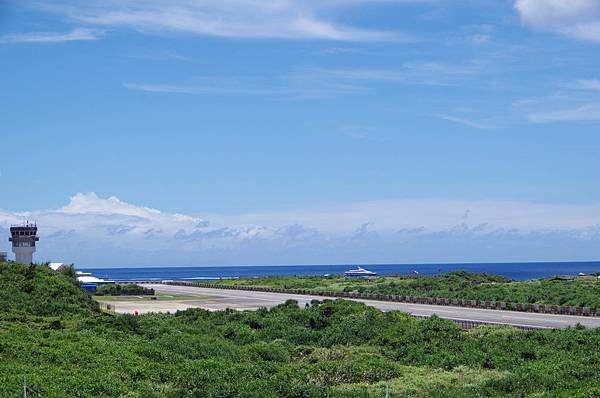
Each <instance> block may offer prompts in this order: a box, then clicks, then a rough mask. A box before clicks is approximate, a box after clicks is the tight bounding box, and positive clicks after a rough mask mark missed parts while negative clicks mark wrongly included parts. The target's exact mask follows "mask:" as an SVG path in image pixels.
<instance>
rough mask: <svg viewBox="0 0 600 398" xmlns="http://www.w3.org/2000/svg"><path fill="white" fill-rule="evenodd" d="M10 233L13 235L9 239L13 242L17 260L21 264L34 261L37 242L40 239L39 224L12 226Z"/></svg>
mask: <svg viewBox="0 0 600 398" xmlns="http://www.w3.org/2000/svg"><path fill="white" fill-rule="evenodd" d="M10 235H11V237H10V238H9V239H8V240H9V241H10V242H12V251H13V253H15V261H16V262H17V263H21V264H31V263H33V253H34V252H35V242H37V241H39V240H40V238H38V237H37V226H36V225H35V224H30V223H25V224H24V225H20V226H13V227H10Z"/></svg>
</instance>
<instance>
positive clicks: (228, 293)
mask: <svg viewBox="0 0 600 398" xmlns="http://www.w3.org/2000/svg"><path fill="white" fill-rule="evenodd" d="M146 286H148V287H151V288H153V289H155V290H156V291H158V292H161V293H169V294H185V295H198V296H210V297H208V298H206V297H205V298H204V299H203V300H201V301H191V302H187V307H199V308H205V309H209V310H223V309H225V308H232V309H240V310H251V309H257V308H260V307H267V308H269V307H273V306H275V305H278V304H281V303H283V302H284V301H286V300H289V299H293V300H296V301H298V303H299V304H300V305H302V306H303V305H304V304H305V303H308V302H310V301H311V300H315V299H316V300H324V299H326V297H321V296H308V295H299V294H286V293H267V292H251V291H244V290H229V289H210V288H200V287H191V286H172V285H161V284H150V285H146ZM354 301H358V302H362V303H365V304H367V305H370V306H373V307H375V308H378V309H380V310H382V311H403V312H407V313H409V314H412V315H417V316H431V315H434V314H435V315H437V316H439V317H440V318H446V319H458V320H467V321H477V322H487V323H498V324H508V325H516V326H527V327H539V328H565V327H567V326H574V325H576V324H577V323H580V324H582V325H584V326H586V327H600V317H582V316H571V315H552V314H536V313H528V312H516V311H499V310H486V309H479V308H463V307H451V306H439V305H426V304H410V303H396V302H389V301H376V300H363V299H355V300H354ZM179 303H186V302H179ZM177 309H181V308H177ZM174 310H176V309H174Z"/></svg>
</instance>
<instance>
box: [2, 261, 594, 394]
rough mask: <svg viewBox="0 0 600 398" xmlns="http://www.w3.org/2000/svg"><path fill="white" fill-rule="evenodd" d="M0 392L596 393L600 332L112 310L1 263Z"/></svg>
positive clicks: (292, 306)
mask: <svg viewBox="0 0 600 398" xmlns="http://www.w3.org/2000/svg"><path fill="white" fill-rule="evenodd" d="M0 292H2V295H1V296H0V298H1V301H2V302H1V305H0V396H2V397H20V396H22V381H23V377H26V378H27V381H28V383H29V385H30V386H31V388H32V391H37V392H38V393H39V395H35V394H34V395H32V396H41V397H61V398H62V397H128V398H134V397H140V398H142V397H144V398H152V397H156V398H158V397H161V398H165V397H166V398H180V397H190V398H191V397H198V398H200V397H202V398H204V397H221V398H225V397H248V398H250V397H256V398H269V397H273V398H275V397H290V398H291V397H296V398H299V397H348V398H350V397H353V398H354V397H383V396H384V391H385V385H386V384H387V385H389V386H390V388H391V396H392V397H525V396H536V397H545V396H548V397H550V396H552V397H597V396H600V382H599V376H600V349H599V348H598V347H600V330H585V329H582V328H574V329H566V330H540V331H529V332H525V331H517V330H513V329H511V328H505V327H480V328H476V329H473V330H471V331H469V332H461V331H460V330H459V329H458V328H457V327H456V325H455V324H453V323H452V322H449V321H445V320H442V319H439V318H435V317H434V318H431V319H427V320H420V319H416V318H412V317H410V316H407V315H405V314H402V313H399V312H386V313H383V312H380V311H378V310H376V309H374V308H370V307H366V306H365V305H363V304H360V303H354V302H349V301H343V300H337V301H331V300H326V301H325V302H313V303H312V304H311V305H309V306H307V307H306V308H300V307H298V305H297V304H296V303H295V302H293V301H290V302H287V303H285V304H283V305H280V306H278V307H276V308H273V309H271V310H258V311H249V312H236V311H222V312H209V311H204V310H197V309H196V310H187V311H183V312H178V313H177V314H176V315H145V316H137V317H134V316H124V315H123V316H110V315H103V314H101V313H99V312H98V311H97V310H96V307H95V305H94V303H93V302H91V300H90V297H89V296H88V295H87V294H86V293H83V292H82V291H81V290H79V289H78V288H77V285H76V282H75V281H74V279H72V276H70V275H68V274H61V273H52V272H50V271H49V270H48V269H47V268H43V267H39V268H36V267H27V266H20V265H15V264H4V265H0Z"/></svg>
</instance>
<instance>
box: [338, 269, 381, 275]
mask: <svg viewBox="0 0 600 398" xmlns="http://www.w3.org/2000/svg"><path fill="white" fill-rule="evenodd" d="M344 275H346V276H363V277H364V276H376V275H377V272H373V271H369V270H366V269H364V268H362V267H356V269H351V270H348V271H346V272H344Z"/></svg>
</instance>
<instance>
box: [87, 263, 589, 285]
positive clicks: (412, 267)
mask: <svg viewBox="0 0 600 398" xmlns="http://www.w3.org/2000/svg"><path fill="white" fill-rule="evenodd" d="M356 265H357V264H348V265H326V264H324V265H264V266H263V265H254V266H202V267H135V268H133V267H123V268H81V269H80V270H82V271H86V272H91V273H93V274H94V275H95V276H97V277H101V278H107V279H112V280H121V281H124V280H164V279H173V280H190V281H191V280H210V279H222V278H242V277H258V276H271V275H288V276H293V275H327V274H330V275H342V274H343V273H344V271H347V270H349V269H351V268H356ZM358 265H361V266H362V267H363V268H366V269H368V270H369V271H374V272H377V273H378V274H379V275H417V274H418V275H434V274H438V273H443V272H450V271H458V270H463V271H469V272H486V273H489V274H496V275H503V276H505V277H507V278H510V279H518V280H526V279H534V278H545V277H550V276H554V275H577V274H578V273H580V272H583V273H586V274H590V273H594V272H600V261H596V262H538V263H465V264H368V265H365V264H358Z"/></svg>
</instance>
